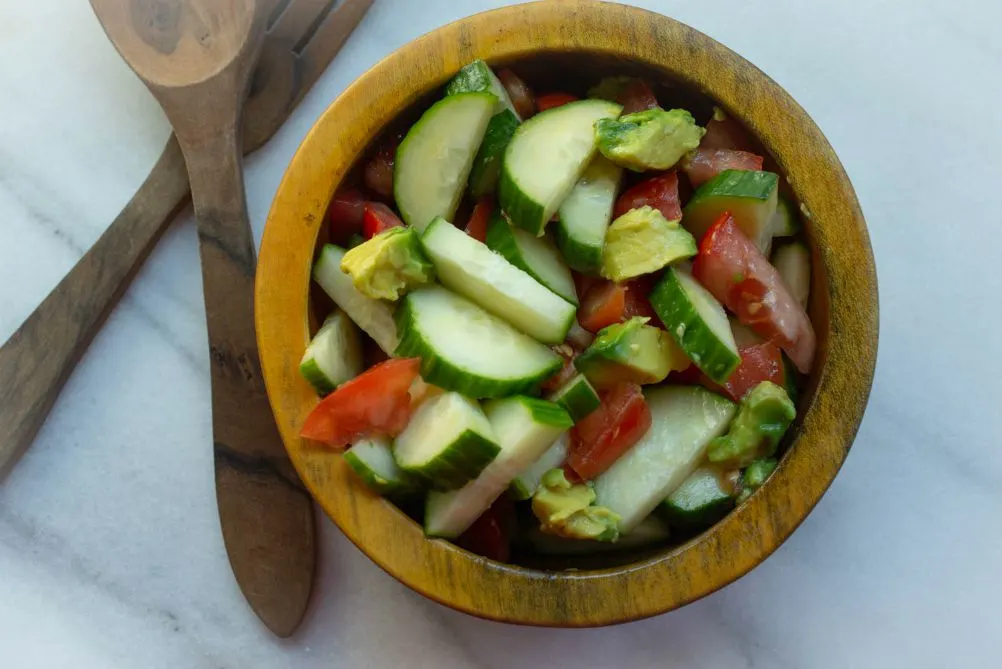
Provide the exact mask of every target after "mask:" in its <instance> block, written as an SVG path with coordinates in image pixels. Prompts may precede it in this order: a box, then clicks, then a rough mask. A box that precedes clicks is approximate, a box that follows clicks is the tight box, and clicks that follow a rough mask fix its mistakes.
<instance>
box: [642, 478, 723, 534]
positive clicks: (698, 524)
mask: <svg viewBox="0 0 1002 669" xmlns="http://www.w3.org/2000/svg"><path fill="white" fill-rule="evenodd" d="M734 497H735V495H734V487H733V486H732V485H731V484H730V482H728V481H725V480H724V477H723V476H722V475H721V473H720V472H719V471H718V470H717V469H716V468H713V467H706V466H704V467H700V468H699V469H697V470H696V471H694V472H693V473H692V474H691V475H690V476H689V478H687V479H686V480H685V481H683V482H682V485H680V486H679V487H678V488H676V489H675V492H673V493H672V494H671V495H669V496H668V499H666V500H665V501H664V502H662V503H661V505H660V506H659V507H658V510H659V512H660V515H661V518H663V519H664V520H665V521H666V522H667V523H668V524H669V525H671V526H672V527H677V528H679V529H686V530H694V529H702V528H704V527H709V526H710V525H712V524H714V523H715V522H717V521H718V520H720V519H721V518H723V517H724V516H726V515H727V512H728V511H730V510H731V509H733V508H734Z"/></svg>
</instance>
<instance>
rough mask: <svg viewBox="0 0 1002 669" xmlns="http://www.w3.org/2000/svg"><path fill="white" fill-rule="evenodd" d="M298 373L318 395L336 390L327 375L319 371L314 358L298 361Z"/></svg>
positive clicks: (322, 395)
mask: <svg viewBox="0 0 1002 669" xmlns="http://www.w3.org/2000/svg"><path fill="white" fill-rule="evenodd" d="M299 374H300V375H301V376H302V377H303V378H304V379H306V380H307V381H308V382H309V384H310V385H311V386H313V389H314V390H316V391H317V394H318V395H320V397H326V396H327V395H330V394H331V393H332V392H334V391H335V390H337V386H335V385H334V384H333V383H331V382H330V380H329V379H328V378H327V375H326V374H324V373H323V371H321V369H320V367H319V366H318V365H317V361H316V360H305V361H303V362H301V363H299Z"/></svg>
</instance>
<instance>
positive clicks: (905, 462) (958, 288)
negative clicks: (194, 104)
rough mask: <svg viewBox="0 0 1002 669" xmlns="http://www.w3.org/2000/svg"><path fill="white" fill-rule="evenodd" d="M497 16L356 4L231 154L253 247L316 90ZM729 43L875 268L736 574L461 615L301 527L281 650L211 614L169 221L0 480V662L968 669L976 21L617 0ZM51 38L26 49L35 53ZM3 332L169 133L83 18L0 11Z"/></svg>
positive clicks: (201, 444) (202, 424)
mask: <svg viewBox="0 0 1002 669" xmlns="http://www.w3.org/2000/svg"><path fill="white" fill-rule="evenodd" d="M502 4H505V3H504V2H503V1H502V0H478V1H476V2H469V3H466V4H465V5H462V8H460V3H454V2H450V1H449V0H433V1H428V2H421V3H417V2H409V1H408V0H377V2H376V4H375V6H374V8H373V9H372V11H371V12H370V15H369V16H368V17H367V18H366V19H365V21H364V23H363V24H362V26H361V27H360V29H359V31H358V32H357V34H356V35H355V36H353V37H352V39H351V40H350V41H349V43H348V45H347V46H346V48H345V50H344V51H343V52H342V54H341V56H340V57H339V58H338V60H337V62H336V63H335V64H334V65H333V66H332V67H331V68H330V70H329V71H328V72H327V73H326V74H325V75H324V77H323V78H322V79H321V80H320V81H319V82H318V84H317V87H316V89H315V90H314V91H313V92H312V93H311V94H310V95H309V96H308V97H307V98H306V99H305V100H304V101H303V104H302V106H301V107H300V109H298V110H297V111H296V113H295V114H294V115H293V116H292V117H291V118H290V120H289V121H288V123H286V125H285V126H284V127H283V128H282V129H281V130H280V131H279V132H278V134H277V135H276V136H275V138H273V139H272V141H271V142H269V143H268V144H267V145H266V146H265V147H263V148H262V149H261V150H259V151H258V152H257V153H255V154H254V155H253V156H251V157H250V158H249V159H248V161H247V195H248V203H249V207H250V214H251V220H252V224H253V226H254V230H255V234H256V235H257V237H258V239H260V235H261V231H262V228H263V225H264V220H265V217H266V215H267V211H268V208H269V207H270V204H271V199H272V196H273V195H274V192H275V189H276V188H277V186H278V182H279V180H280V179H281V176H282V173H283V171H284V168H285V166H286V165H287V164H288V162H289V160H290V159H291V157H292V154H293V152H294V151H295V150H296V147H297V146H298V144H299V142H300V141H301V139H302V137H303V136H304V135H305V133H306V132H307V130H308V129H309V127H310V125H311V124H312V123H313V121H314V120H315V119H316V117H317V116H318V115H319V114H320V113H321V112H322V111H323V109H324V108H325V107H326V106H327V105H328V104H329V102H330V101H331V100H332V99H333V98H334V97H335V96H336V95H337V94H338V92H339V91H341V90H342V89H343V88H344V87H345V86H346V85H347V84H349V83H350V82H351V81H352V80H353V79H354V78H356V77H357V76H358V75H359V74H361V73H362V72H363V71H365V70H366V69H367V68H368V67H370V66H371V65H372V64H373V63H375V62H376V61H377V60H378V59H380V58H382V57H383V56H384V55H386V54H387V53H389V52H390V51H391V50H393V49H394V48H396V47H398V46H400V45H402V44H404V43H405V42H407V41H408V40H410V39H413V38H414V37H416V36H418V35H419V34H421V33H424V32H426V31H428V30H431V29H432V28H434V27H436V26H437V25H440V24H442V23H445V22H447V21H450V20H452V19H454V18H457V17H459V16H460V15H462V14H466V13H471V12H473V11H476V10H479V9H482V8H488V7H494V6H500V5H502ZM637 4H640V5H643V6H645V7H648V8H651V9H657V10H659V11H662V12H664V13H667V14H670V15H673V16H676V17H677V18H680V19H681V20H683V21H685V22H687V23H689V24H690V25H693V26H695V27H697V28H699V29H701V30H703V31H704V32H706V33H708V34H710V35H711V36H713V37H714V38H716V39H718V40H721V41H723V42H724V43H725V44H727V45H728V46H730V47H731V48H733V49H735V50H736V51H738V52H740V53H741V54H743V55H744V56H746V57H747V58H749V59H750V60H751V61H753V62H754V63H755V64H756V65H758V66H759V67H760V68H762V69H763V70H765V71H766V72H767V73H768V74H769V75H770V76H772V77H773V78H774V79H776V80H777V81H778V82H779V83H780V84H781V85H783V86H784V87H786V88H787V90H789V91H790V93H791V94H792V95H793V96H794V97H795V98H796V99H797V100H798V101H799V102H800V103H801V104H802V105H803V106H804V107H805V108H806V109H807V110H808V112H809V113H810V114H811V115H812V116H813V117H814V119H815V120H816V121H817V122H818V124H819V125H820V126H821V128H822V129H823V131H824V132H825V134H826V136H827V137H828V138H829V140H830V141H831V142H832V144H833V146H834V147H835V149H836V151H837V152H838V153H839V155H840V157H841V159H842V161H843V163H844V164H845V166H846V169H847V171H848V173H849V175H850V177H851V178H852V180H853V183H854V184H855V186H856V189H857V192H858V194H859V198H860V202H861V204H862V206H863V209H864V212H865V213H866V215H867V219H868V221H869V226H870V233H871V238H872V242H873V247H874V251H875V254H876V256H877V264H878V275H879V281H880V296H881V339H880V356H879V361H878V368H877V378H876V380H875V383H874V388H873V395H872V400H871V403H870V406H869V409H868V411H867V415H866V418H865V420H864V422H863V425H862V427H861V429H860V432H859V436H858V438H857V440H856V444H855V446H854V448H853V451H852V453H851V455H850V457H849V459H848V461H847V462H846V464H845V466H844V468H843V470H842V472H841V474H840V475H839V477H838V479H837V480H836V482H835V484H834V485H833V486H832V488H831V490H830V491H829V492H828V494H827V495H826V496H825V497H824V499H823V500H822V501H821V503H820V504H819V505H818V507H817V508H816V509H815V511H814V512H813V513H812V514H811V516H810V517H809V518H808V519H807V520H806V521H805V522H804V524H803V525H802V526H801V527H800V528H799V529H798V530H797V532H796V533H795V534H794V535H793V537H792V538H791V539H790V540H789V541H788V542H787V543H786V544H785V545H784V546H783V547H782V548H780V550H778V551H777V552H776V553H775V554H774V555H773V556H772V557H771V558H770V559H768V560H767V561H766V562H765V563H764V564H762V565H761V566H760V567H758V568H757V569H755V570H754V571H753V572H751V573H750V574H749V575H748V576H746V577H745V578H742V579H741V580H739V581H738V582H736V583H734V584H732V585H730V586H728V587H726V588H724V589H723V590H721V591H720V592H718V593H716V594H714V595H712V596H710V597H707V598H706V599H704V600H702V601H699V602H696V603H694V604H692V605H690V606H688V607H686V608H684V609H682V610H680V611H676V612H673V613H670V614H667V615H664V616H660V617H657V618H654V619H651V620H646V621H641V622H638V623H633V624H629V625H623V626H618V627H613V628H607V629H600V630H587V631H582V630H545V629H532V628H519V627H513V626H506V625H499V624H495V623H490V622H486V621H482V620H478V619H475V618H471V617H469V616H465V615H462V614H459V613H456V612H453V611H450V610H447V609H445V608H443V607H441V606H439V605H437V604H434V603H432V602H429V601H426V600H424V599H423V598H421V597H419V596H418V595H415V594H414V593H412V592H410V591H409V590H408V589H407V588H405V587H404V586H402V585H400V584H399V583H397V582H396V581H394V580H393V579H392V578H390V577H389V576H387V575H386V574H384V573H383V572H382V571H380V570H379V569H378V568H377V567H375V566H374V565H372V564H371V563H370V562H369V561H368V560H367V559H366V558H365V557H364V556H363V555H362V554H361V553H360V552H359V551H358V550H357V549H356V548H355V547H354V546H352V545H351V544H350V543H349V542H348V541H347V540H346V539H345V538H344V537H343V536H342V535H341V534H340V532H339V531H338V530H337V529H336V528H334V527H333V526H332V525H331V524H330V523H329V522H328V521H326V520H321V523H320V538H321V543H322V559H321V563H320V573H319V580H318V584H317V591H316V596H315V598H314V600H313V602H312V603H311V607H310V610H309V612H308V614H307V617H306V620H305V622H304V625H303V627H302V629H301V630H300V632H299V633H298V634H297V635H296V636H295V637H294V638H293V639H291V640H289V641H285V642H281V641H278V640H276V639H274V638H273V637H271V636H269V635H268V634H267V633H266V632H265V631H264V629H263V628H262V627H261V625H260V623H259V622H258V621H257V620H256V618H255V617H254V616H253V615H252V614H251V613H250V611H249V610H248V609H247V607H246V605H245V604H244V602H243V600H242V599H241V597H240V594H239V592H238V590H237V587H236V584H235V582H234V581H233V578H232V575H231V574H230V572H229V566H228V563H227V561H226V556H225V551H224V550H223V546H222V541H221V538H220V535H219V528H218V520H217V516H216V508H215V499H214V483H213V477H212V456H211V449H210V446H209V444H210V439H211V437H210V435H211V421H210V415H209V394H208V375H207V360H206V357H207V351H206V343H205V325H204V321H203V318H202V311H201V310H202V301H201V278H200V273H199V265H198V257H197V251H198V250H197V240H196V236H195V230H194V225H193V222H192V220H191V214H190V212H186V213H184V214H182V215H181V216H180V217H179V220H178V221H176V222H175V224H174V225H173V226H172V227H171V229H170V230H168V232H167V234H166V235H165V237H164V239H163V240H162V241H161V243H160V245H159V246H158V248H157V249H156V250H155V252H154V253H153V255H152V256H151V258H150V259H149V261H148V262H147V264H146V266H145V267H144V268H143V270H142V271H141V272H140V273H139V275H138V276H137V277H136V280H135V282H134V284H133V286H132V288H131V289H130V291H129V293H128V294H127V295H126V297H125V299H124V300H123V301H122V303H121V305H120V306H119V307H118V308H117V309H116V310H115V311H114V312H113V313H112V315H111V317H110V319H109V321H108V325H107V327H106V328H105V329H104V330H103V331H102V332H101V333H100V334H99V335H98V336H97V338H96V339H95V341H94V343H93V345H92V348H91V350H90V352H89V353H88V354H87V355H86V356H85V357H84V359H83V360H82V361H81V364H80V366H79V368H78V369H77V371H76V372H75V373H74V375H73V376H72V378H71V379H70V381H69V383H68V384H67V386H66V389H65V391H64V393H63V396H62V397H61V399H60V400H59V402H58V403H57V405H56V406H55V408H54V410H53V412H52V414H51V417H50V419H49V421H48V422H47V423H46V425H45V426H44V427H43V429H42V431H41V433H40V434H39V437H38V440H37V442H36V444H35V445H34V447H33V448H32V450H31V451H30V452H29V453H28V455H27V456H26V457H25V458H24V459H23V461H22V462H21V463H20V465H19V466H18V468H17V469H16V470H15V471H14V472H13V474H12V475H11V476H10V477H9V478H8V479H7V480H5V481H3V482H2V483H0V667H3V668H4V669H8V668H9V669H49V668H53V669H55V668H62V667H70V666H72V667H77V668H79V669H101V668H105V667H108V668H111V667H114V668H115V669H131V668H133V667H135V668H137V669H139V668H142V669H156V668H159V667H164V668H168V667H169V668H174V667H193V668H197V669H201V668H203V667H204V668H206V669H218V668H220V667H223V668H227V669H229V668H231V667H232V668H238V667H250V666H253V667H276V668H285V667H289V668H292V667H295V668H296V669H309V668H320V667H331V668H334V667H338V668H340V667H357V666H363V665H367V666H375V667H398V666H407V667H414V668H424V667H428V668H429V669H430V668H433V667H434V668H436V669H438V668H445V669H452V668H456V669H459V668H463V667H469V668H473V669H512V668H515V667H538V666H574V667H575V669H592V668H595V669H598V668H603V669H605V668H607V667H610V666H612V667H620V666H621V667H631V668H632V667H651V668H654V667H658V668H662V667H664V668H669V669H670V668H675V667H679V668H682V667H684V668H686V669H693V668H701V667H707V668H711V669H716V668H719V667H729V668H730V667H735V668H740V669H744V668H750V669H762V668H770V669H772V668H776V669H785V668H787V667H790V668H795V669H801V668H805V667H811V668H812V669H813V668H818V669H826V668H829V667H830V668H832V669H842V668H844V667H863V668H868V667H881V668H882V667H899V666H908V667H916V668H919V667H921V668H926V667H928V668H933V667H948V666H949V667H954V666H964V667H986V668H988V667H995V666H998V658H999V657H1000V656H1002V622H1000V621H1002V618H1000V617H999V616H998V614H997V602H998V600H999V596H1000V595H1002V585H1000V583H999V579H998V565H999V564H1002V493H1000V492H999V486H998V485H997V482H998V481H999V480H1000V479H1002V449H999V447H998V435H999V434H1000V433H1002V418H1000V415H1002V411H999V408H998V407H999V405H1000V400H1002V382H1000V381H999V379H1002V355H1000V350H999V346H998V344H997V339H998V337H997V333H998V332H999V330H1000V329H1002V316H1000V309H999V304H1000V302H999V295H1002V273H1000V272H999V271H998V269H997V267H996V265H997V263H998V258H999V257H1000V252H1002V241H1000V235H999V214H998V211H997V209H998V207H997V205H996V204H995V202H994V200H995V199H997V196H996V191H997V185H998V184H999V183H1002V161H1000V160H999V159H998V156H1000V155H1002V124H999V123H998V122H996V120H995V110H997V109H999V108H1002V91H1000V89H999V88H998V86H996V85H994V81H995V79H997V76H995V75H997V73H999V72H1002V48H1000V47H999V43H998V40H997V36H996V27H997V26H998V25H999V24H1000V23H1002V4H1000V3H998V2H995V1H993V0H958V1H957V2H954V3H951V4H950V6H949V9H946V8H945V6H944V5H942V3H935V2H932V0H881V1H880V2H870V1H868V0H843V1H836V0H816V1H815V2H809V3H808V2H800V1H799V0H769V1H768V2H758V3H749V2H742V1H741V0H722V1H721V2H718V3H715V4H712V5H708V4H707V3H691V2H682V1H681V0H670V1H663V2H658V1H656V0H646V1H642V2H638V3H637ZM46 45H48V48H45V47H46ZM0 91H2V92H3V94H2V95H0V335H3V336H4V337H6V336H7V335H9V334H10V333H11V332H13V330H14V329H15V328H16V327H17V326H18V324H19V323H20V322H21V321H22V320H23V318H24V317H25V316H26V315H27V314H28V313H30V311H31V310H32V309H33V308H34V306H35V305H36V304H37V303H38V301H40V300H41V299H42V298H43V297H44V296H45V294H46V293H47V292H48V291H49V290H50V289H51V288H52V286H54V285H55V283H56V282H57V281H58V280H59V279H60V278H61V277H62V276H63V274H64V273H65V272H66V271H67V270H68V269H69V268H70V267H71V266H72V264H73V262H75V260H76V259H77V258H78V257H79V255H80V254H81V253H82V252H83V251H84V250H85V249H86V248H87V247H88V246H89V245H90V244H91V243H93V241H94V240H95V239H96V238H97V236H98V235H99V234H100V233H101V231H102V229H103V226H104V225H106V224H107V223H108V222H109V221H111V220H112V218H114V216H115V215H116V214H117V213H118V211H119V210H120V209H121V207H122V206H123V205H124V204H125V202H126V201H128V199H129V198H130V197H131V196H132V194H133V193H134V192H135V189H136V188H137V187H138V186H139V184H140V183H142V181H143V179H145V177H146V175H147V173H148V171H149V169H150V167H151V166H152V165H153V163H154V161H155V160H156V158H157V156H158V155H159V153H160V151H161V150H162V148H163V144H164V141H165V139H166V137H167V126H166V122H165V121H164V119H163V116H162V114H161V113H160V111H159V109H158V108H157V106H156V104H155V102H154V101H153V100H152V98H150V96H149V95H148V94H146V92H145V90H144V89H143V87H142V85H141V84H140V83H139V82H138V81H137V80H136V79H135V78H134V77H133V76H132V74H131V73H130V72H129V70H128V68H127V67H126V66H125V65H124V64H123V63H122V62H121V61H120V60H119V58H118V56H117V55H116V54H115V52H114V49H113V48H112V47H111V46H110V44H108V42H107V41H106V39H105V38H104V35H103V34H102V33H101V30H100V27H99V26H98V24H97V22H96V20H95V19H94V18H93V16H91V14H90V10H89V7H88V6H87V3H81V2H75V1H73V0H48V1H47V2H45V3H29V2H27V1H26V0H9V1H7V2H2V3H0Z"/></svg>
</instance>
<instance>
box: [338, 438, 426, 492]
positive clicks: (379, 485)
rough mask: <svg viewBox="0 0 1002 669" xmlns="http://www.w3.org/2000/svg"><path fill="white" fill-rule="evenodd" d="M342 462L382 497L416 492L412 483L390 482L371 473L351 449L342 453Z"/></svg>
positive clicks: (409, 481)
mask: <svg viewBox="0 0 1002 669" xmlns="http://www.w3.org/2000/svg"><path fill="white" fill-rule="evenodd" d="M343 457H344V461H345V462H346V463H348V466H349V467H351V469H352V471H353V472H355V474H357V475H358V477H359V478H360V479H362V482H363V483H365V485H367V486H368V487H370V488H372V490H373V491H375V492H376V493H377V494H379V495H382V496H383V497H402V496H404V495H408V494H410V493H413V492H416V491H417V489H418V488H417V486H415V485H414V483H413V481H411V480H410V479H408V480H407V481H390V480H389V479H385V478H383V477H382V476H379V475H378V474H376V473H375V472H373V471H372V470H371V469H370V468H369V467H368V466H367V465H366V464H365V463H364V462H362V460H360V459H359V458H358V457H356V456H355V455H354V454H353V453H352V452H351V449H348V450H347V451H345V452H344V456H343Z"/></svg>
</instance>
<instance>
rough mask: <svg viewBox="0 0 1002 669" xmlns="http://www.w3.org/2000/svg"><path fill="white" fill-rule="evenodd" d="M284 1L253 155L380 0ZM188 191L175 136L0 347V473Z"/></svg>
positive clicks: (254, 121)
mask: <svg viewBox="0 0 1002 669" xmlns="http://www.w3.org/2000/svg"><path fill="white" fill-rule="evenodd" d="M331 1H333V0H331ZM278 4H279V0H267V2H266V3H265V6H264V7H263V10H267V11H268V12H269V13H270V12H272V11H274V10H276V9H278V8H279V7H278ZM281 4H282V8H284V11H283V13H282V14H281V15H280V16H278V17H277V18H276V20H275V23H274V25H273V27H272V29H271V30H270V31H269V33H268V35H267V37H266V39H265V46H264V48H263V50H262V53H261V56H260V58H259V60H258V65H257V69H256V70H255V75H254V83H253V85H252V86H251V90H250V92H249V94H248V99H247V104H246V108H245V110H244V115H243V121H244V128H243V148H244V153H250V152H251V151H254V150H256V149H258V148H259V147H261V146H262V145H263V144H264V143H265V142H266V141H267V140H268V139H269V138H270V137H271V136H272V135H273V134H274V133H275V131H276V130H278V128H279V127H280V126H281V125H282V123H283V122H284V121H285V119H286V118H287V117H288V115H289V113H290V112H291V111H292V110H293V109H294V108H295V107H296V105H297V104H298V103H299V101H300V100H301V99H302V98H303V96H304V95H305V94H306V92H307V91H309V89H310V88H311V87H312V86H313V84H314V82H315V81H316V80H317V78H318V77H319V76H320V74H321V73H322V72H323V71H324V70H325V69H326V68H327V65H328V64H329V63H330V62H331V60H333V58H334V56H335V55H336V54H337V52H338V51H339V50H340V49H341V47H342V46H343V45H344V42H345V40H346V39H347V37H348V35H349V34H351V32H352V30H354V29H355V27H356V26H357V25H358V23H359V21H360V20H361V19H362V16H364V14H365V12H366V10H368V8H369V6H370V5H371V4H372V0H345V1H344V2H342V3H341V4H340V5H339V6H338V7H337V8H336V9H334V10H333V11H327V10H328V9H329V7H327V6H326V5H323V6H322V5H320V4H318V3H317V2H316V0H294V1H293V2H292V3H291V4H289V5H287V6H286V3H284V2H282V3H281ZM328 4H329V3H328ZM318 19H319V22H318ZM188 193H189V188H188V174H187V171H186V168H185V164H184V157H183V155H182V153H181V147H180V145H179V144H178V143H177V140H176V139H175V138H174V135H173V134H172V135H171V136H170V138H169V139H168V140H167V144H166V146H165V147H164V151H163V153H162V154H161V156H160V159H159V160H158V161H157V163H156V165H154V167H153V170H152V171H151V172H150V174H149V176H148V177H147V179H146V181H144V182H143V184H142V186H141V187H140V188H139V190H138V191H137V192H136V194H135V196H134V197H133V198H132V199H131V200H130V201H129V203H128V204H127V205H126V206H125V208H124V209H123V210H122V211H121V213H120V214H119V215H118V216H117V217H116V218H115V220H114V221H112V223H111V225H109V226H108V228H107V229H106V230H105V232H104V234H102V235H101V237H100V239H98V241H97V243H95V245H94V246H93V247H92V248H91V249H90V250H89V251H88V252H87V253H85V254H84V255H83V257H81V258H80V260H79V261H78V262H77V264H76V265H75V266H74V267H73V269H71V270H70V272H69V273H68V274H67V275H66V277H64V279H63V280H62V281H60V282H59V284H58V285H57V286H56V287H55V288H54V289H53V290H52V292H51V293H49V295H48V297H46V298H45V300H44V301H43V302H42V303H41V304H40V305H39V306H38V307H37V308H36V309H35V311H33V312H32V313H31V315H30V316H29V317H28V318H27V320H26V321H25V322H24V324H23V325H22V326H21V327H20V328H18V330H17V331H16V332H15V333H14V334H13V335H12V336H11V338H10V339H9V340H8V341H7V342H6V343H5V344H4V345H3V347H2V348H0V480H2V479H3V478H4V477H5V476H6V475H7V474H8V473H9V471H10V469H11V468H12V467H13V466H14V464H16V462H17V460H18V458H19V457H20V455H21V454H23V453H24V451H25V450H27V448H28V446H30V444H31V442H32V441H33V440H34V438H35V435H36V434H37V433H38V430H39V428H40V427H41V426H42V423H43V422H44V421H45V418H46V416H48V413H49V411H50V409H51V407H52V405H53V404H54V403H55V401H56V398H57V397H58V396H59V393H60V392H61V390H62V388H63V385H64V384H65V382H66V380H67V379H68V378H69V375H70V373H71V372H72V371H73V368H74V367H76V364H77V362H78V361H79V360H80V357H81V356H82V355H83V353H84V351H86V350H87V348H88V347H89V345H90V342H91V340H92V339H93V338H94V335H95V334H96V333H97V331H98V330H99V329H100V328H101V326H102V325H103V324H104V321H105V320H106V319H107V317H108V314H110V312H111V310H112V309H113V308H114V306H115V305H116V304H117V303H118V300H119V299H120V298H121V296H122V295H123V294H124V293H125V291H126V289H127V288H128V286H129V284H130V283H131V281H132V277H133V276H135V274H136V272H137V271H138V270H139V267H140V266H141V265H142V263H143V262H144V261H145V258H146V257H147V256H148V255H149V253H150V251H151V250H152V249H153V247H154V246H155V245H156V243H157V241H158V240H159V239H160V237H161V235H162V234H163V232H164V230H166V228H167V226H168V225H169V224H170V222H171V220H172V219H173V218H174V215H175V213H176V212H177V211H178V210H179V209H180V208H181V207H183V206H184V204H185V202H186V200H187V197H188Z"/></svg>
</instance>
